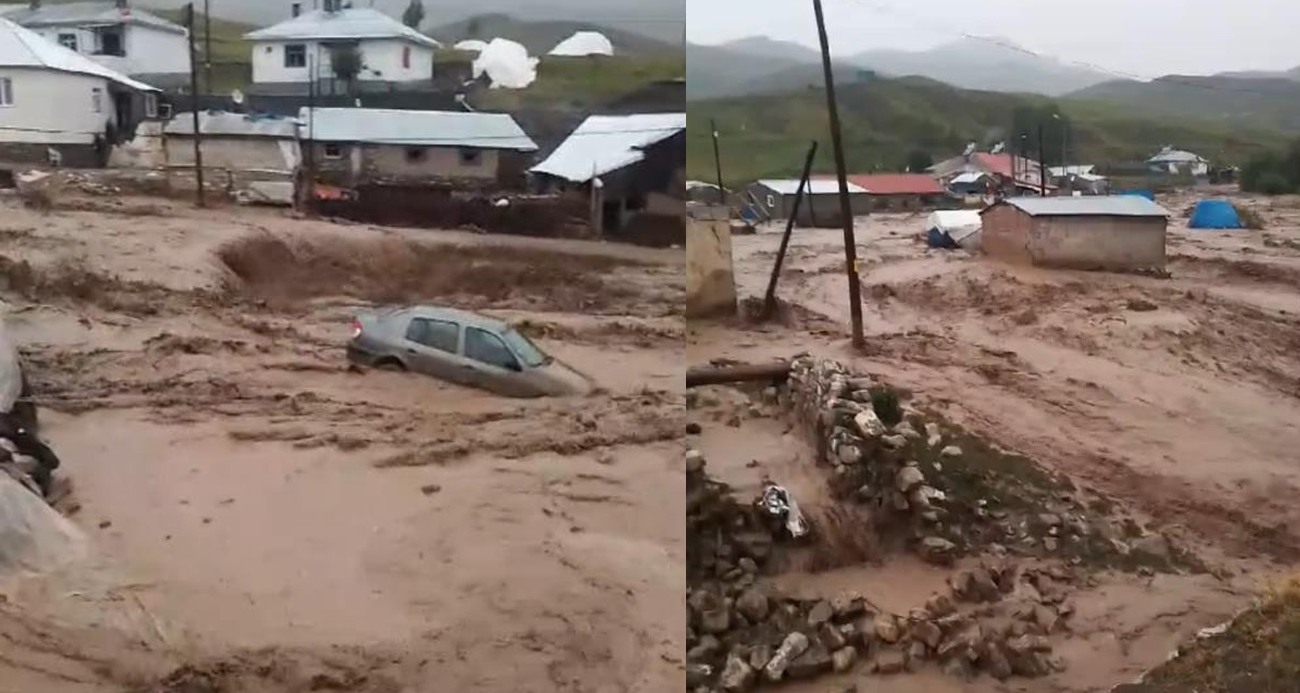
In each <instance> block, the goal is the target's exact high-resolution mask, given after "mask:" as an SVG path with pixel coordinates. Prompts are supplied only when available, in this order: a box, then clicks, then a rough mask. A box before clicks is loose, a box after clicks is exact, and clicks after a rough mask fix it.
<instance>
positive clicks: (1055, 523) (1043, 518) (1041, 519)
mask: <svg viewBox="0 0 1300 693" xmlns="http://www.w3.org/2000/svg"><path fill="white" fill-rule="evenodd" d="M1035 519H1036V520H1037V523H1038V528H1039V529H1051V528H1052V527H1059V526H1060V525H1061V516H1060V515H1057V514H1056V513H1040V514H1039V515H1038V517H1037V518H1035Z"/></svg>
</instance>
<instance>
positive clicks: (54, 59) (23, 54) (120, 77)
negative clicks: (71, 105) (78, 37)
mask: <svg viewBox="0 0 1300 693" xmlns="http://www.w3.org/2000/svg"><path fill="white" fill-rule="evenodd" d="M0 67H30V68H40V69H47V70H58V71H60V72H73V73H77V74H83V75H93V76H95V77H103V78H104V79H107V80H110V81H113V82H117V83H118V84H121V85H123V86H127V87H130V88H132V89H139V90H140V91H158V89H157V88H155V87H151V86H149V85H148V84H145V83H144V82H137V81H135V80H133V79H131V78H130V77H127V76H126V75H124V74H122V73H120V72H117V71H115V70H110V69H108V68H107V67H104V66H103V65H100V64H99V63H97V62H95V61H94V60H91V59H90V58H87V57H86V56H84V55H82V54H80V53H78V52H76V51H74V50H70V49H68V48H64V47H63V46H60V45H59V44H57V43H55V42H53V41H50V40H49V39H46V38H44V37H42V36H40V35H39V34H37V33H36V32H34V31H32V30H31V29H26V28H23V27H21V26H19V25H17V24H15V23H14V22H12V21H11V20H9V19H7V18H5V17H0Z"/></svg>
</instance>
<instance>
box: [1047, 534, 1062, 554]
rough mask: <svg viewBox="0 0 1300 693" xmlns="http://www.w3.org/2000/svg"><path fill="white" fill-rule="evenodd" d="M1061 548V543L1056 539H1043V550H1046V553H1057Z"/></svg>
mask: <svg viewBox="0 0 1300 693" xmlns="http://www.w3.org/2000/svg"><path fill="white" fill-rule="evenodd" d="M1059 548H1061V542H1059V541H1057V540H1056V537H1044V538H1043V549H1044V550H1046V551H1056V550H1057V549H1059Z"/></svg>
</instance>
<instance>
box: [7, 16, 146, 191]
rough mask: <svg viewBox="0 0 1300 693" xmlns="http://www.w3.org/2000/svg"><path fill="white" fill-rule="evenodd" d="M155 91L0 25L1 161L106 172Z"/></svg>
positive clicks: (32, 35)
mask: <svg viewBox="0 0 1300 693" xmlns="http://www.w3.org/2000/svg"><path fill="white" fill-rule="evenodd" d="M157 91H158V90H157V89H155V88H154V87H152V86H149V85H148V84H144V83H142V82H138V81H136V80H134V79H131V78H130V77H127V76H126V75H123V74H121V73H119V72H116V71H114V70H111V69H109V68H107V67H104V66H103V65H100V64H99V63H97V62H95V61H93V60H91V59H90V58H88V57H86V56H83V55H81V54H80V53H76V52H74V51H72V50H70V49H68V48H65V47H63V46H60V45H59V44H57V43H54V42H52V41H48V40H46V39H44V38H42V37H40V36H38V35H37V34H36V33H35V32H33V31H31V30H29V29H26V28H23V27H21V26H19V25H17V24H15V23H13V22H11V21H9V20H7V19H4V18H0V160H4V161H27V162H42V163H51V164H55V165H62V166H76V167H97V166H104V165H105V163H106V162H107V161H108V157H109V154H110V152H111V150H112V147H113V145H115V144H117V143H119V142H121V141H123V140H125V139H129V138H130V137H131V136H132V135H133V134H134V131H135V127H136V125H137V124H138V123H139V122H140V121H141V120H143V119H145V118H149V117H154V116H156V115H157V109H158V102H157V96H156V93H157Z"/></svg>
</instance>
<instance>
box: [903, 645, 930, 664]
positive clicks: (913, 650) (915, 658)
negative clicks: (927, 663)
mask: <svg viewBox="0 0 1300 693" xmlns="http://www.w3.org/2000/svg"><path fill="white" fill-rule="evenodd" d="M928 654H929V652H928V651H927V650H926V649H925V643H923V642H921V641H920V640H913V641H912V644H910V645H908V646H907V663H908V665H909V666H915V665H916V663H920V662H921V660H923V659H925V657H926V655H928Z"/></svg>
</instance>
